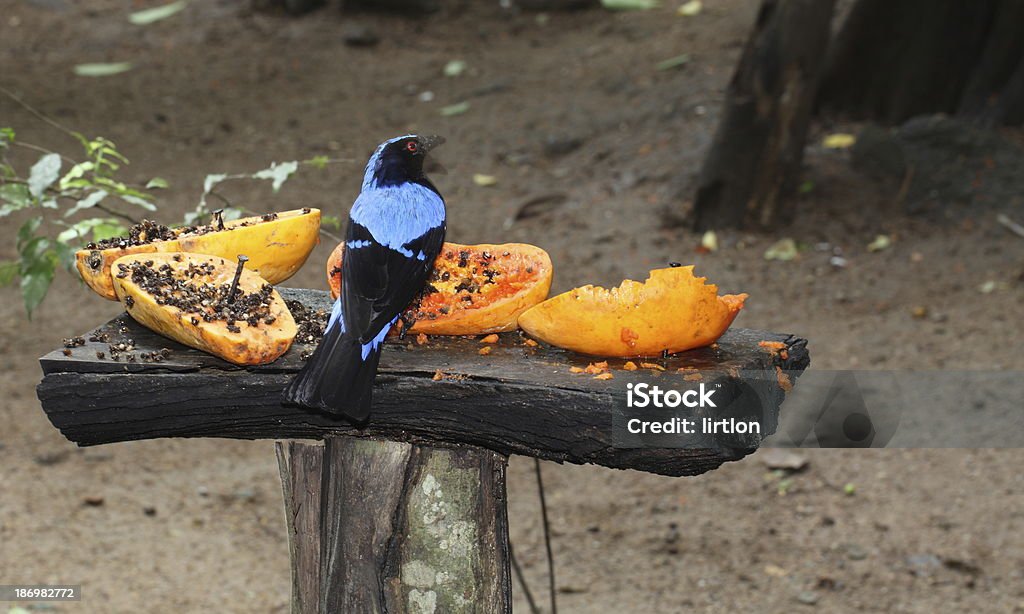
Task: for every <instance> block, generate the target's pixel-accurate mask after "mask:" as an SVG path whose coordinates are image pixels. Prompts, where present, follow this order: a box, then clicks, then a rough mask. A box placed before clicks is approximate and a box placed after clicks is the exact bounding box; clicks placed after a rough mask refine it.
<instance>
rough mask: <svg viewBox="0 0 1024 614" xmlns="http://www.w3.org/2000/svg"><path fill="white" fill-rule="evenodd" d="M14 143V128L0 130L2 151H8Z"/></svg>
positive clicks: (0, 147)
mask: <svg viewBox="0 0 1024 614" xmlns="http://www.w3.org/2000/svg"><path fill="white" fill-rule="evenodd" d="M13 142H14V129H13V128H0V149H7V148H8V147H10V146H11V143H13Z"/></svg>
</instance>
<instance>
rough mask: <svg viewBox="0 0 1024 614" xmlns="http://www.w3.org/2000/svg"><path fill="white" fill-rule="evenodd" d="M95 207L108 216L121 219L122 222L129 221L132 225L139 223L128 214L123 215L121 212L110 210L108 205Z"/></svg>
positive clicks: (100, 204) (97, 204)
mask: <svg viewBox="0 0 1024 614" xmlns="http://www.w3.org/2000/svg"><path fill="white" fill-rule="evenodd" d="M93 207H95V208H97V209H99V210H100V211H102V212H104V213H106V214H108V215H113V216H114V217H119V218H121V219H122V220H127V221H129V222H131V223H132V224H138V223H139V220H137V219H135V218H133V217H132V216H130V215H128V214H127V213H121V212H120V211H115V210H113V209H109V208H107V206H106V205H104V204H102V203H96V204H95V205H93Z"/></svg>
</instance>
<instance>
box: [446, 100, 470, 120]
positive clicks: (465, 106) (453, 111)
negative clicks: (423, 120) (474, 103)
mask: <svg viewBox="0 0 1024 614" xmlns="http://www.w3.org/2000/svg"><path fill="white" fill-rule="evenodd" d="M468 110H469V101H462V102H457V103H455V104H450V105H448V106H447V107H441V117H453V116H455V115H462V114H463V113H465V112H466V111H468Z"/></svg>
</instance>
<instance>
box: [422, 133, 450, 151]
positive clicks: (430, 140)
mask: <svg viewBox="0 0 1024 614" xmlns="http://www.w3.org/2000/svg"><path fill="white" fill-rule="evenodd" d="M417 140H418V141H419V142H420V150H421V151H422V152H423V153H424V154H426V153H429V152H430V150H432V149H434V148H435V147H440V146H441V145H444V137H443V136H436V135H428V136H421V137H417Z"/></svg>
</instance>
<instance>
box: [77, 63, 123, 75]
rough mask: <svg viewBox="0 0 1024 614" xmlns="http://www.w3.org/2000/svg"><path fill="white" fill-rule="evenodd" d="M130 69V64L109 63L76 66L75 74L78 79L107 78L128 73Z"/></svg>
mask: <svg viewBox="0 0 1024 614" xmlns="http://www.w3.org/2000/svg"><path fill="white" fill-rule="evenodd" d="M131 69H132V63H131V62H109V63H96V64H78V65H77V66H75V69H74V70H75V74H76V75H78V76H79V77H109V76H112V75H119V74H121V73H123V72H128V71H129V70H131Z"/></svg>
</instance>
